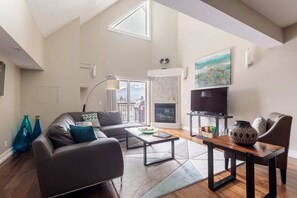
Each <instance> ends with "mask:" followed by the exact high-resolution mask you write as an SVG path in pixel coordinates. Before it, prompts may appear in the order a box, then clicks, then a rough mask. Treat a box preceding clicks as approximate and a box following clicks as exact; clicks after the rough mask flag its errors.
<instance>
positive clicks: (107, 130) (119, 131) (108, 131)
mask: <svg viewBox="0 0 297 198" xmlns="http://www.w3.org/2000/svg"><path fill="white" fill-rule="evenodd" d="M141 126H143V125H141V124H138V123H124V124H117V125H111V126H102V127H101V128H100V129H101V131H102V132H103V133H104V134H105V135H106V136H107V137H115V138H118V137H121V138H122V137H125V135H126V130H125V128H130V127H141Z"/></svg>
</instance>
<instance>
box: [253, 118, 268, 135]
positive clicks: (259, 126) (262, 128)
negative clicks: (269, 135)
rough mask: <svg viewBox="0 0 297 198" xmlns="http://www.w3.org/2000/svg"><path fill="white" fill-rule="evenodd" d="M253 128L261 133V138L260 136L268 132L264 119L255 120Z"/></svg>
mask: <svg viewBox="0 0 297 198" xmlns="http://www.w3.org/2000/svg"><path fill="white" fill-rule="evenodd" d="M252 126H253V127H254V128H255V129H256V131H257V132H258V133H259V136H260V135H262V134H264V133H265V132H266V127H267V123H266V120H265V119H264V118H263V117H261V116H258V117H256V119H255V120H254V122H253V124H252Z"/></svg>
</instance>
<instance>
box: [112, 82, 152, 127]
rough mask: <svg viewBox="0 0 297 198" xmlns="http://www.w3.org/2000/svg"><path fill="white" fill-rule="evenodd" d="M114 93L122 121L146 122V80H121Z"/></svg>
mask: <svg viewBox="0 0 297 198" xmlns="http://www.w3.org/2000/svg"><path fill="white" fill-rule="evenodd" d="M116 95H117V108H118V110H119V111H120V112H121V113H122V120H123V122H138V123H146V120H147V119H146V114H147V82H145V81H129V80H121V81H120V89H119V90H117V92H116Z"/></svg>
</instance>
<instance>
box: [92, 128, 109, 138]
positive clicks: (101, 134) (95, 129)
mask: <svg viewBox="0 0 297 198" xmlns="http://www.w3.org/2000/svg"><path fill="white" fill-rule="evenodd" d="M93 130H94V133H95V135H96V137H97V138H98V139H99V138H107V136H106V135H105V134H104V133H103V132H102V131H100V130H99V129H98V128H93Z"/></svg>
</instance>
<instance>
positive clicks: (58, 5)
mask: <svg viewBox="0 0 297 198" xmlns="http://www.w3.org/2000/svg"><path fill="white" fill-rule="evenodd" d="M117 1H119V0H63V1H62V0H26V2H27V5H28V8H29V10H30V11H31V13H32V15H33V18H34V20H35V21H36V23H37V25H38V26H39V29H40V31H41V34H42V35H43V36H44V37H47V36H48V35H50V34H51V33H53V32H55V31H57V30H58V29H60V28H61V27H63V26H64V25H66V24H67V23H69V22H70V21H72V20H74V19H76V18H78V17H80V20H81V24H83V23H85V22H87V21H88V20H89V19H91V18H92V17H94V16H96V15H97V14H99V13H100V12H102V11H104V10H105V9H107V8H108V7H109V6H111V5H113V4H114V3H116V2H117Z"/></svg>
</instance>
